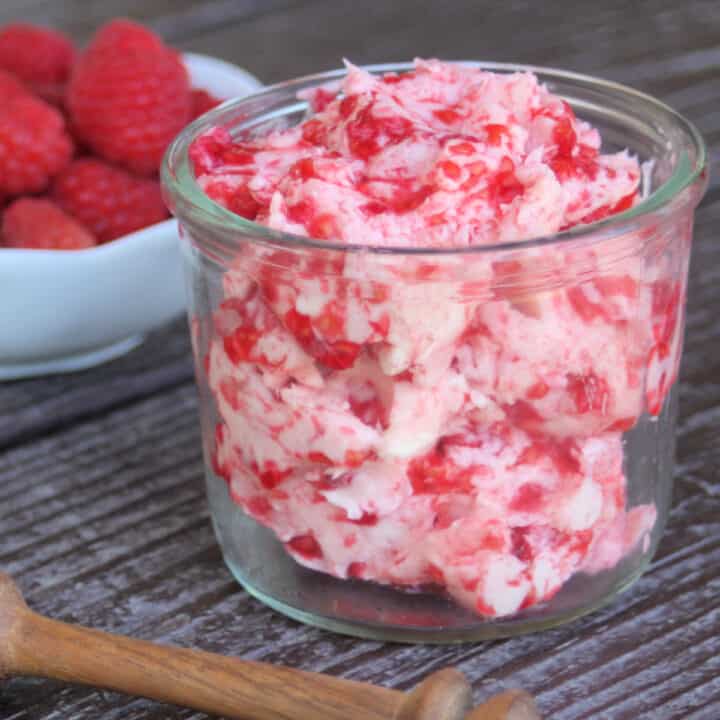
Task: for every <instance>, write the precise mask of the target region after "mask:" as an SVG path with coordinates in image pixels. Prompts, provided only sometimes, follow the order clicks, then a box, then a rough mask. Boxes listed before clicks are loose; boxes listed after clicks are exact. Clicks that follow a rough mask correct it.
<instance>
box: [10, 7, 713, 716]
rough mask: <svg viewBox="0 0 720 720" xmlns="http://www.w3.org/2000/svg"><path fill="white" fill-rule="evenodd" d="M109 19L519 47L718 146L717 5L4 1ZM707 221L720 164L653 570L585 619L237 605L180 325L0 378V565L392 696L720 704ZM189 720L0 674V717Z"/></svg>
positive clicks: (285, 61)
mask: <svg viewBox="0 0 720 720" xmlns="http://www.w3.org/2000/svg"><path fill="white" fill-rule="evenodd" d="M119 14H122V15H131V16H133V17H135V18H137V19H139V20H141V21H144V22H146V23H148V24H149V25H150V26H151V27H153V28H154V29H155V30H157V31H159V32H160V33H162V34H163V35H164V36H165V38H166V39H167V40H169V41H171V42H173V43H175V44H177V45H178V46H179V47H180V48H182V49H185V50H194V51H199V52H205V53H210V54H214V55H218V56H220V57H223V58H226V59H228V60H231V61H234V62H237V63H239V64H241V65H243V66H245V67H247V68H248V69H249V70H250V71H252V72H254V73H256V74H257V75H258V76H259V77H260V78H261V79H262V80H264V81H268V82H271V81H277V80H280V79H283V78H286V77H288V76H292V75H298V74H303V73H307V72H311V71H318V70H322V69H326V68H329V67H334V66H337V65H338V64H339V62H340V59H341V58H342V57H343V56H345V57H347V58H349V59H351V60H352V61H354V62H356V63H365V62H372V61H382V60H404V59H409V58H411V57H413V56H414V55H420V56H441V57H446V58H478V59H495V60H517V61H522V62H530V63H537V64H546V65H554V66H559V67H564V68H569V69H573V70H578V71H585V72H590V73H595V74H599V75H603V76H606V77H608V78H612V79H616V80H620V81H623V82H627V83H629V84H632V85H634V86H636V87H638V88H640V89H642V90H646V91H649V92H651V93H654V94H656V95H658V96H660V97H661V98H663V99H664V100H666V101H667V102H669V103H671V104H672V105H674V106H675V107H677V108H678V109H679V110H681V111H682V112H684V113H686V114H687V115H688V116H689V117H690V118H692V119H693V120H694V121H695V122H696V123H697V124H698V126H699V127H700V128H701V130H702V131H703V132H704V134H705V137H706V139H707V140H708V142H709V146H710V153H711V160H712V159H714V160H717V159H718V157H719V155H720V103H719V102H718V98H719V95H720V7H719V6H718V2H717V0H692V1H690V2H688V3H685V4H683V3H678V2H676V1H675V0H673V1H671V0H659V1H657V2H651V1H649V0H646V1H644V2H637V3H631V2H628V0H611V2H604V3H597V2H593V3H589V2H585V3H582V2H581V3H571V2H558V3H540V2H531V1H528V0H514V1H513V2H504V3H489V2H485V3H483V2H477V0H447V1H446V2H443V3H441V2H435V3H433V2H411V0H393V1H392V2H380V1H372V2H368V0H355V1H354V2H353V1H352V0H210V1H208V2H203V1H202V0H176V1H175V2H171V1H170V0H167V1H165V2H159V1H158V2H147V0H104V1H103V2H93V3H83V2H80V0H3V1H2V4H0V22H4V21H8V20H11V19H18V18H20V17H22V18H23V19H27V20H34V21H43V22H50V23H53V24H55V25H57V26H59V27H62V28H64V29H65V30H67V31H68V32H70V33H71V34H73V35H74V36H75V37H76V38H77V39H78V40H79V41H84V40H85V39H86V38H87V37H88V36H89V34H90V33H91V32H92V29H93V28H94V27H95V26H96V25H97V24H99V23H100V22H102V21H104V20H106V19H108V18H110V17H113V16H115V15H119ZM648 48H649V49H648ZM716 223H720V182H718V180H717V178H716V179H715V180H714V181H713V182H712V183H711V187H710V189H709V192H708V194H707V197H706V198H705V201H704V203H703V205H702V207H701V208H700V210H699V212H698V214H697V225H696V242H695V246H694V255H693V263H692V273H691V275H692V277H691V283H690V300H689V311H688V329H687V340H686V354H685V360H684V365H683V372H682V378H681V398H680V402H681V411H680V425H679V429H678V440H679V445H678V467H677V476H676V492H675V503H674V508H673V511H672V515H671V519H670V523H669V527H668V530H667V533H666V534H665V537H664V539H663V542H662V544H661V546H660V550H659V553H658V555H657V558H656V560H655V562H654V564H653V566H652V569H651V570H650V571H649V572H648V573H647V574H646V575H645V576H644V578H643V579H642V580H640V582H638V583H637V585H635V587H634V588H633V589H632V591H631V592H629V593H627V594H625V595H624V596H622V597H621V598H619V599H618V600H617V601H615V602H614V603H613V604H612V605H611V606H610V607H607V608H606V609H604V610H602V611H600V612H597V613H595V614H593V615H591V616H590V617H587V618H585V619H583V620H581V621H579V622H575V623H573V624H571V625H568V626H566V627H563V628H560V629H557V630H553V631H550V632H545V633H542V634H539V635H533V636H529V637H522V638H516V639H512V640H504V641H496V642H488V643H482V644H475V645H466V646H456V647H411V646H401V645H383V644H380V643H376V642H364V641H359V640H353V639H350V638H345V637H339V636H335V635H332V634H330V633H327V632H321V631H318V630H314V629H311V628H308V627H303V626H301V625H298V624H297V623H295V622H292V621H290V620H286V619H285V618H283V617H281V616H280V615H277V614H275V613H274V612H271V611H270V610H268V609H266V608H265V607H263V606H262V605H260V604H259V603H257V602H256V601H255V600H253V599H251V598H249V597H248V596H247V595H246V594H245V593H244V592H243V591H242V590H241V589H240V588H239V586H238V585H237V584H236V583H235V582H234V581H233V580H232V578H231V577H230V574H229V573H228V571H227V570H226V569H225V566H224V565H223V562H222V559H221V557H220V553H219V551H218V548H217V545H216V543H215V539H214V537H213V533H212V530H211V527H210V523H209V522H208V513H207V508H206V504H205V499H204V486H203V481H202V461H201V457H200V441H199V434H198V419H197V401H196V396H195V388H194V386H193V379H192V368H191V359H190V351H189V343H188V339H187V334H186V328H185V324H184V321H183V320H180V321H178V322H176V323H175V324H173V325H172V326H171V327H169V328H167V329H165V330H163V331H161V332H158V333H157V334H155V335H154V336H153V337H152V338H150V339H149V340H148V342H147V343H146V344H145V345H143V346H142V347H141V348H140V349H138V350H136V351H134V352H133V353H131V354H130V355H127V356H126V357H124V358H122V359H120V360H117V361H115V362H112V363H110V364H108V365H105V366H103V367H100V368H97V369H94V370H90V371H87V372H83V373H77V374H74V375H69V376H65V377H50V378H44V379H39V380H29V381H24V382H15V383H5V384H3V385H0V451H1V454H0V569H2V570H5V571H7V572H10V573H12V574H13V575H14V576H15V577H16V578H17V579H18V582H19V583H20V585H21V586H22V588H23V590H24V591H25V593H26V595H27V598H28V600H29V602H30V604H31V605H32V606H33V607H35V608H36V609H38V610H39V611H41V612H43V613H46V614H48V615H51V616H53V617H57V618H60V619H63V620H68V621H72V622H80V623H83V624H86V625H90V626H95V627H98V628H104V629H107V630H111V631H115V632H121V633H127V634H130V635H134V636H136V637H142V638H148V639H153V640H158V641H162V642H171V643H176V644H179V645H191V646H195V647H200V648H204V649H208V650H213V651H218V652H223V653H228V654H235V655H240V656H243V657H245V658H251V659H256V660H267V661H269V662H276V663H286V664H288V665H292V666H295V667H301V668H307V669H312V670H320V671H324V672H328V673H332V674H338V675H343V676H346V677H350V678H354V679H358V680H367V681H371V682H375V683H384V684H386V685H390V686H394V687H399V688H408V687H410V686H411V685H413V684H414V683H416V682H417V681H418V680H419V679H420V678H422V677H423V676H424V675H425V674H426V673H428V672H430V671H432V670H435V669H438V668H440V667H442V666H444V665H448V664H454V665H457V666H459V667H460V668H461V669H462V670H463V671H465V672H466V673H467V674H468V675H469V676H470V678H471V679H472V681H473V683H474V685H475V688H476V691H477V695H478V699H479V698H480V697H481V696H484V695H486V694H488V693H490V692H492V691H496V690H498V689H500V688H501V687H503V686H515V685H520V686H523V687H525V688H527V689H528V690H530V691H531V692H534V693H535V694H536V695H537V697H538V699H539V703H540V705H541V707H542V709H543V710H544V712H545V713H546V714H547V717H548V718H552V719H553V720H620V719H628V720H635V719H637V718H653V720H680V718H683V719H686V720H717V718H720V481H719V480H718V475H719V473H720V430H719V429H718V428H719V426H720V240H719V239H718V234H717V230H716V227H717V226H716ZM0 298H1V296H0ZM202 717H205V716H203V715H200V714H198V713H194V712H192V711H189V710H182V709H176V708H173V707H167V706H160V705H157V704H153V703H151V702H147V701H144V700H137V699H130V698H127V697H124V696H120V695H115V694H111V693H103V692H97V691H93V690H87V689H82V688H77V687H62V686H60V685H58V684H55V683H52V682H42V681H35V680H24V679H18V680H13V681H11V682H8V683H7V684H5V685H3V686H2V687H0V718H2V719H3V720H11V719H12V720H41V719H42V720H50V719H51V718H52V719H53V720H56V719H57V720H59V719H63V720H64V719H68V720H70V719H72V720H90V719H93V720H95V719H96V718H103V720H115V719H117V718H122V719H123V720H151V719H153V720H160V719H161V718H164V719H166V718H193V719H194V720H198V719H199V718H202ZM309 720H310V719H309ZM348 720H351V719H350V718H348Z"/></svg>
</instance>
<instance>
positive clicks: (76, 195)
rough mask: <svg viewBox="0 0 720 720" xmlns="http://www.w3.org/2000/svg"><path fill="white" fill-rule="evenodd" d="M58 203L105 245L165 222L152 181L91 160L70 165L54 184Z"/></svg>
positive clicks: (54, 193)
mask: <svg viewBox="0 0 720 720" xmlns="http://www.w3.org/2000/svg"><path fill="white" fill-rule="evenodd" d="M53 196H54V198H55V200H56V201H57V202H58V204H59V205H60V206H61V207H62V208H63V209H64V210H65V211H66V212H68V213H70V214H71V215H72V216H73V217H75V218H77V219H78V220H79V221H80V222H81V223H83V225H85V226H86V227H87V228H89V229H90V230H92V232H93V233H95V236H96V237H97V238H98V240H99V241H100V242H107V241H108V240H114V239H115V238H118V237H121V236H122V235H127V234H128V233H131V232H134V231H135V230H139V229H140V228H144V227H146V226H148V225H152V224H153V223H156V222H160V221H161V220H164V219H165V218H166V217H167V215H168V213H167V210H166V209H165V205H164V203H163V200H162V196H161V194H160V185H159V183H158V182H156V181H155V180H149V179H147V178H138V177H134V176H132V175H130V174H129V173H127V172H125V171H124V170H121V169H120V168H116V167H113V166H112V165H108V164H107V163H104V162H103V161H102V160H96V159H94V158H81V159H79V160H75V161H74V162H72V163H71V164H70V165H69V166H68V167H67V169H66V170H65V171H64V172H63V173H61V174H60V175H59V176H58V178H57V179H56V181H55V183H54V185H53Z"/></svg>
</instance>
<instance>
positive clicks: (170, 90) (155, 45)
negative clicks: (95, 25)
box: [67, 20, 192, 175]
mask: <svg viewBox="0 0 720 720" xmlns="http://www.w3.org/2000/svg"><path fill="white" fill-rule="evenodd" d="M67 100H68V107H69V109H70V116H71V118H72V122H73V127H74V128H75V129H76V131H77V133H78V135H79V137H80V138H82V140H84V141H85V142H86V143H87V144H88V145H89V146H90V147H91V148H92V149H93V150H94V151H95V152H96V153H97V154H98V155H100V156H101V157H103V158H105V159H106V160H109V161H110V162H114V163H117V164H119V165H122V166H123V167H126V168H127V169H129V170H131V171H133V172H136V173H138V174H140V175H153V174H154V173H156V172H157V170H158V168H159V167H160V161H161V160H162V156H163V153H164V152H165V148H166V147H167V145H168V143H169V142H170V141H171V140H172V139H173V137H175V135H177V133H178V132H179V131H180V130H182V128H183V127H184V126H185V125H186V124H187V123H188V121H189V120H190V112H191V109H192V107H191V95H190V84H189V80H188V75H187V71H186V70H185V67H184V66H183V64H182V62H181V61H180V58H179V56H178V54H177V53H176V52H174V51H173V50H171V49H170V48H168V47H166V46H165V45H164V44H163V42H162V40H160V38H158V37H157V36H156V35H154V34H153V33H152V32H150V31H149V30H147V29H145V28H144V27H142V26H141V25H137V24H136V23H133V22H130V21H129V20H113V21H112V22H110V23H108V24H107V25H105V26H104V27H103V28H101V29H100V30H99V31H98V33H97V34H96V35H95V37H94V39H93V41H92V42H91V44H90V46H89V47H88V48H87V50H86V51H85V52H84V53H83V55H82V56H81V57H80V59H79V60H78V62H77V63H76V65H75V69H74V71H73V74H72V77H71V79H70V85H69V89H68V98H67Z"/></svg>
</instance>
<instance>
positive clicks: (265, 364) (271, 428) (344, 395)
mask: <svg viewBox="0 0 720 720" xmlns="http://www.w3.org/2000/svg"><path fill="white" fill-rule="evenodd" d="M309 100H310V102H311V105H312V108H313V112H312V114H311V115H310V116H309V117H308V119H306V120H305V121H304V122H302V123H300V124H299V125H297V126H295V127H291V128H289V129H283V130H278V131H274V132H270V133H268V134H265V135H262V136H259V137H254V138H250V139H244V140H243V141H237V140H233V139H232V138H231V137H230V135H229V134H228V133H227V132H226V131H225V130H223V129H221V128H218V129H215V130H213V131H211V132H209V133H206V134H205V135H203V136H202V137H200V138H199V139H198V140H197V141H196V142H195V144H194V145H193V147H192V149H191V158H192V161H193V163H194V169H195V173H196V177H197V181H198V183H199V184H200V186H201V187H202V188H203V189H204V190H205V192H206V193H207V194H208V195H209V196H210V197H211V198H213V199H214V200H215V201H217V202H218V203H220V204H222V205H224V206H225V207H226V208H228V209H229V210H231V211H233V212H235V213H237V214H239V215H242V216H244V217H245V218H247V219H249V220H254V221H255V222H257V223H260V224H262V225H265V226H267V227H270V228H272V229H275V230H279V231H283V232H289V233H294V234H298V235H305V236H311V237H313V238H315V239H316V240H320V241H322V240H328V241H331V242H333V243H343V244H346V245H348V246H354V245H362V246H373V247H377V248H388V247H394V248H398V247H400V248H455V247H457V248H473V247H477V246H482V245H495V244H498V243H506V242H512V241H519V240H523V239H528V238H530V237H535V236H543V235H552V234H554V233H557V232H558V231H561V230H564V229H567V228H570V227H573V226H575V225H578V224H581V223H589V222H594V221H597V220H599V219H602V218H604V217H607V216H609V215H611V214H614V213H617V212H620V211H622V210H625V209H627V208H629V207H631V206H632V205H633V204H634V203H635V202H636V201H637V198H638V194H639V186H640V179H641V172H640V167H639V165H638V162H637V160H636V159H635V158H633V157H631V156H630V155H629V154H628V153H626V152H620V153H615V154H603V153H602V152H601V151H600V145H601V139H600V137H599V135H598V132H597V131H596V130H595V129H593V128H592V127H590V126H589V125H588V124H587V123H585V122H583V121H581V120H579V119H578V118H576V117H575V115H574V113H573V111H572V109H571V108H570V106H569V105H568V104H567V103H565V102H564V101H563V100H561V99H560V98H558V97H556V96H553V95H552V94H551V93H550V92H549V91H548V90H547V89H546V88H545V87H544V86H542V85H541V84H539V83H538V81H537V80H536V78H535V77H534V76H533V75H531V74H525V73H523V74H510V75H500V74H493V73H489V72H484V71H480V70H476V69H471V68H467V67H461V66H458V65H451V64H447V63H442V62H439V61H417V62H416V64H415V68H414V70H413V71H411V72H408V73H406V74H403V75H395V74H389V75H386V76H384V77H377V76H372V75H370V74H368V73H366V72H364V71H362V70H360V69H358V68H355V67H352V66H350V67H349V70H348V74H347V76H346V78H345V79H344V80H343V81H342V83H341V84H340V85H339V86H338V87H334V88H324V89H321V90H318V91H315V92H314V93H312V95H311V96H310V97H309ZM386 257H387V258H388V260H387V262H379V261H377V259H375V258H373V259H372V260H371V258H370V257H368V256H367V254H364V253H357V252H353V253H350V252H334V253H333V252H323V251H320V250H318V251H307V250H305V251H303V252H302V253H295V254H293V253H292V252H291V251H290V250H288V251H285V250H271V249H269V248H267V247H261V246H258V247H254V246H251V245H247V246H246V247H245V248H244V249H243V250H242V251H241V252H240V253H239V254H238V256H237V258H236V260H235V261H234V262H233V263H232V265H231V267H230V269H229V270H228V271H227V272H226V273H225V275H224V278H223V289H222V290H223V298H222V300H221V302H220V304H219V307H218V308H217V310H216V312H215V314H214V317H213V331H214V332H213V337H212V338H211V340H210V344H209V351H208V353H207V356H206V357H205V358H203V360H204V366H205V371H206V374H207V381H208V384H209V387H210V389H211V392H212V393H213V395H214V398H215V404H216V408H217V412H218V415H219V423H218V425H217V429H216V438H215V448H214V456H213V465H214V470H215V472H216V474H218V475H219V476H221V477H223V478H224V479H225V480H226V481H227V482H228V485H229V488H230V493H231V496H232V498H233V500H234V501H235V502H236V503H237V504H238V505H239V506H240V507H242V509H243V510H244V511H245V512H246V513H248V514H249V515H250V516H252V517H253V518H255V519H256V520H257V521H258V522H260V523H262V524H264V525H265V526H267V527H269V528H271V529H272V530H273V531H274V532H275V534H276V535H277V537H278V538H279V539H280V540H281V541H282V542H283V543H284V544H285V547H286V548H287V550H288V552H289V553H290V554H291V555H292V556H293V557H294V558H295V559H296V560H297V561H298V562H300V563H302V564H303V565H306V566H308V567H311V568H313V569H316V570H320V571H323V572H326V573H330V574H332V575H334V576H336V577H339V578H360V579H363V580H372V581H376V582H381V583H387V584H392V585H396V586H402V587H412V588H416V587H419V586H428V587H429V586H434V587H439V588H442V589H444V590H445V591H446V592H447V593H448V594H449V595H450V596H452V597H453V598H455V599H456V600H457V601H458V602H460V603H461V604H463V605H465V606H467V607H470V608H473V609H474V610H475V611H476V612H478V613H479V614H481V615H484V616H488V617H495V616H504V615H509V614H512V613H515V612H517V611H519V610H521V609H524V608H528V607H531V606H534V605H536V604H538V603H541V602H543V601H546V600H548V599H550V598H551V597H552V596H553V595H554V594H555V593H557V592H558V590H560V589H561V588H562V587H563V585H564V584H565V582H566V581H567V580H568V579H569V578H570V577H571V576H573V575H574V574H575V573H577V572H593V573H594V572H599V571H601V570H606V569H610V568H613V567H614V566H615V565H617V563H618V562H619V561H620V560H621V559H622V558H623V557H625V556H626V555H627V554H628V553H630V552H632V551H634V550H635V549H638V548H640V549H642V548H644V547H646V546H647V544H648V543H649V533H650V531H651V529H652V527H653V526H654V523H655V517H656V511H655V508H654V507H653V506H652V505H638V506H635V507H633V508H632V509H629V508H628V503H627V497H626V478H625V475H624V471H623V445H622V433H623V432H626V431H628V430H630V429H632V427H633V426H634V425H635V424H636V422H637V421H638V418H639V417H640V415H641V414H642V413H643V412H649V413H650V414H651V415H657V414H659V413H660V411H661V410H662V407H663V402H664V399H665V396H666V394H667V392H668V390H669V388H670V386H671V385H672V383H673V382H674V380H675V377H676V374H677V364H678V357H679V343H680V331H679V328H680V326H681V322H682V319H681V317H680V315H681V313H680V308H681V299H682V296H683V293H684V288H683V287H682V286H681V284H680V282H679V281H677V280H674V279H673V277H672V275H671V273H670V272H669V270H668V269H667V268H666V267H665V266H664V265H663V262H662V260H661V259H660V260H657V261H656V262H654V263H653V264H652V265H649V264H647V263H644V262H643V260H642V259H641V258H639V257H637V254H636V255H634V256H632V258H631V259H628V260H626V261H625V262H622V263H618V262H615V263H611V262H610V259H609V258H608V257H605V256H603V254H602V249H600V248H598V247H590V248H586V249H581V250H579V251H575V254H573V255H572V256H570V255H568V254H566V253H565V251H564V250H563V249H562V248H558V246H557V245H554V246H539V247H537V248H535V249H533V250H524V251H523V254H522V255H517V256H513V255H503V256H500V254H499V253H493V254H487V255H481V254H478V255H472V256H470V255H458V256H457V259H456V260H455V259H453V256H445V257H444V258H443V259H442V260H440V259H438V260H433V256H430V255H425V256H410V255H407V256H405V257H400V256H397V255H396V256H392V255H388V256H386ZM580 261H581V262H582V264H583V268H584V269H585V273H584V275H583V278H582V282H581V281H580V280H575V281H574V282H570V281H569V278H568V276H567V272H568V269H567V268H568V264H569V263H570V262H572V263H578V262H580ZM465 266H468V272H467V273H465V274H464V273H463V271H464V269H465ZM538 268H542V269H543V272H546V273H549V276H550V277H551V278H554V279H555V280H556V282H555V283H549V284H548V287H547V288H545V289H542V291H533V290H532V283H531V282H529V280H530V279H531V278H532V276H533V274H534V273H536V272H537V271H538ZM448 273H450V275H448Z"/></svg>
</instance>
